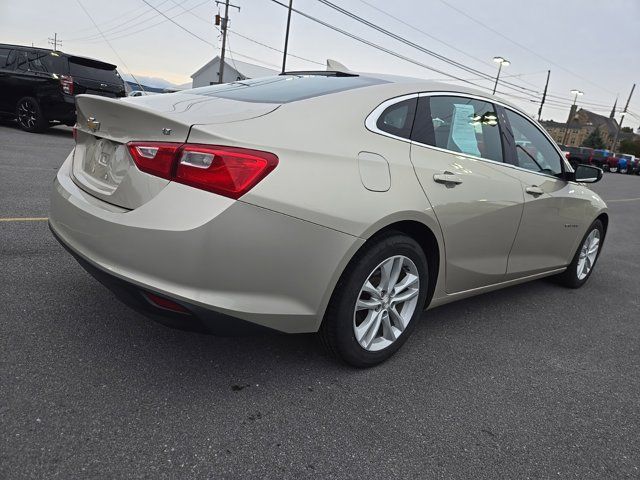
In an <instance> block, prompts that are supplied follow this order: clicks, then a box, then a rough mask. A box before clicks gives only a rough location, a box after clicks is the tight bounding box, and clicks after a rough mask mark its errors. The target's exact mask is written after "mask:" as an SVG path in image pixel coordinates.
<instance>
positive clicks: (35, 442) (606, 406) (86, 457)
mask: <svg viewBox="0 0 640 480" xmlns="http://www.w3.org/2000/svg"><path fill="white" fill-rule="evenodd" d="M72 144H73V141H72V139H71V134H70V131H69V130H68V129H65V128H55V129H52V130H50V131H49V132H48V133H47V134H43V135H34V134H27V133H23V132H21V131H19V130H17V129H16V128H14V127H13V126H11V124H7V123H5V124H2V125H1V126H0V219H3V221H0V445H1V447H0V478H2V479H8V480H13V479H23V478H34V479H36V478H37V479H54V478H60V479H75V478H91V479H99V478H104V479H113V478H122V479H124V478H150V479H161V478H198V479H200V478H211V479H214V478H216V479H217V478H243V479H248V478H296V479H298V478H307V477H314V478H323V479H324V478H336V479H346V478H369V479H378V478H380V479H388V478H460V479H470V478H487V479H497V478H513V479H516V478H517V479H524V478H560V479H565V478H576V479H591V478H593V479H602V478H615V479H619V478H640V435H639V433H638V432H639V431H640V315H639V314H638V307H639V305H640V303H639V298H640V276H639V275H638V273H639V272H640V241H639V240H638V239H639V238H640V177H637V176H627V175H620V174H605V178H604V179H603V181H602V182H600V183H599V184H597V185H595V186H594V189H595V190H596V191H598V193H600V194H601V195H602V196H603V198H604V199H605V200H607V201H608V202H609V207H610V229H609V233H608V236H607V239H606V242H605V246H604V251H603V254H602V256H601V258H600V260H599V263H598V265H597V268H596V271H595V272H594V275H593V276H592V277H591V279H590V281H589V282H588V283H587V285H585V287H584V288H582V289H580V290H567V289H564V288H562V287H559V286H557V285H555V284H553V283H551V282H549V281H537V282H534V283H530V284H527V285H522V286H518V287H513V288H510V289H507V290H503V291H500V292H495V293H490V294H486V295H483V296H479V297H476V298H473V299H469V300H465V301H461V302H458V303H455V304H452V305H448V306H444V307H440V308H438V309H435V310H432V311H430V312H428V313H427V314H425V315H424V317H423V320H422V322H421V323H420V325H418V328H417V329H416V330H415V332H414V334H413V336H412V338H411V339H409V341H408V342H407V344H406V345H405V346H404V347H403V349H402V350H401V352H400V353H399V354H398V355H396V356H395V357H393V358H392V359H391V360H390V361H389V362H387V363H386V364H383V365H381V366H379V367H377V368H374V369H370V370H353V369H350V368H347V367H343V366H341V365H338V364H336V363H335V362H333V361H332V360H330V359H329V358H327V357H326V356H325V354H324V352H323V350H322V348H321V346H320V344H319V342H318V341H317V339H316V337H315V336H314V335H298V336H284V335H283V336H269V337H248V338H216V337H213V336H207V335H201V334H195V333H188V332H182V331H177V330H171V329H168V328H166V327H164V326H161V325H158V324H155V323H152V322H150V321H148V320H147V319H145V318H143V317H141V316H139V315H138V314H136V313H134V312H133V311H131V310H129V309H128V308H127V307H125V306H123V305H121V304H120V303H118V301H116V300H115V298H114V297H112V295H111V294H110V293H109V292H108V291H107V290H106V289H105V288H103V287H102V286H101V285H99V284H98V283H97V282H96V281H95V280H94V279H93V278H91V277H90V276H89V275H87V274H86V273H85V272H84V270H82V268H81V267H80V266H79V265H78V264H76V262H75V260H74V259H73V258H72V257H71V256H70V255H69V254H68V253H67V252H66V251H64V249H63V248H62V247H61V246H60V245H59V244H58V243H57V242H56V241H55V240H54V239H53V237H52V236H51V234H50V232H49V230H48V227H47V223H46V221H45V220H42V219H43V218H45V217H46V216H47V210H48V197H49V192H50V188H51V185H52V180H53V177H54V174H55V171H56V170H57V168H58V167H59V166H60V164H61V163H62V161H63V160H64V158H65V157H66V155H67V154H68V153H69V151H70V150H71V147H72ZM25 217H27V218H30V219H32V220H29V221H23V220H20V221H16V219H18V218H20V219H23V218H25Z"/></svg>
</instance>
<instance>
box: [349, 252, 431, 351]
mask: <svg viewBox="0 0 640 480" xmlns="http://www.w3.org/2000/svg"><path fill="white" fill-rule="evenodd" d="M419 293H420V275H419V273H418V269H417V267H416V265H415V263H413V261H412V260H411V259H410V258H408V257H405V256H403V255H396V256H393V257H390V258H387V259H386V260H384V261H383V262H381V263H380V264H379V265H378V266H377V267H376V268H374V269H373V271H372V272H371V273H370V274H369V276H368V277H367V279H366V281H365V282H364V284H363V285H362V288H361V289H360V293H359V294H358V299H357V301H356V306H355V309H354V312H353V331H354V333H355V337H356V340H357V341H358V343H359V344H360V346H361V347H362V348H364V349H365V350H368V351H378V350H382V349H384V348H386V347H388V346H389V345H391V344H392V343H393V342H395V341H396V340H397V339H398V337H400V335H401V334H402V332H403V331H404V330H405V329H406V328H407V325H408V324H409V322H410V321H411V318H412V317H413V314H414V312H415V310H416V307H417V303H418V295H419Z"/></svg>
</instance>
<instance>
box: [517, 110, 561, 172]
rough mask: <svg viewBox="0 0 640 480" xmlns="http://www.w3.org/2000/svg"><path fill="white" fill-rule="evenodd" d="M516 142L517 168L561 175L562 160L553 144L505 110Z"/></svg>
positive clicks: (536, 129)
mask: <svg viewBox="0 0 640 480" xmlns="http://www.w3.org/2000/svg"><path fill="white" fill-rule="evenodd" d="M507 118H508V119H509V123H510V124H511V130H512V131H513V137H514V140H515V142H516V153H517V162H518V166H519V167H521V168H526V169H527V170H531V171H534V172H540V173H546V174H548V175H559V174H561V173H562V160H561V158H560V154H559V153H558V151H557V150H556V149H555V147H554V146H553V144H552V143H551V142H550V141H549V140H548V139H547V137H545V135H544V134H543V133H542V132H541V131H540V129H539V128H538V127H536V126H535V125H534V124H533V123H532V122H531V121H529V120H527V119H526V118H525V117H523V116H522V115H520V114H518V113H515V112H513V111H511V110H508V109H507Z"/></svg>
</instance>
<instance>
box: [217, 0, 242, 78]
mask: <svg viewBox="0 0 640 480" xmlns="http://www.w3.org/2000/svg"><path fill="white" fill-rule="evenodd" d="M221 3H223V4H224V18H223V19H222V22H221V25H220V30H221V31H222V51H221V52H220V69H219V71H218V83H223V78H222V76H223V75H224V65H225V64H224V51H225V48H226V46H227V28H228V27H229V7H233V8H237V9H238V11H240V7H238V6H237V5H230V4H229V0H225V1H224V2H223V1H220V0H216V4H218V5H219V4H221Z"/></svg>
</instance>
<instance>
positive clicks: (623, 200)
mask: <svg viewBox="0 0 640 480" xmlns="http://www.w3.org/2000/svg"><path fill="white" fill-rule="evenodd" d="M638 200H640V198H621V199H619V200H605V202H607V203H615V202H637V201H638Z"/></svg>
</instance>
